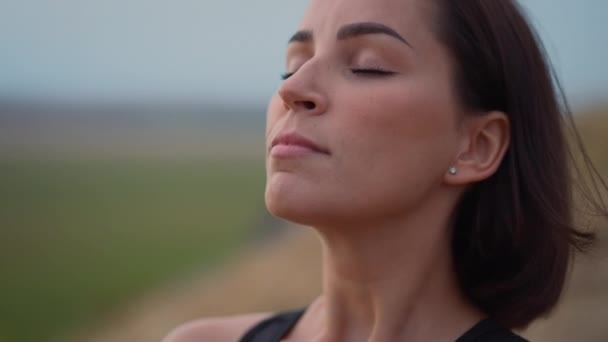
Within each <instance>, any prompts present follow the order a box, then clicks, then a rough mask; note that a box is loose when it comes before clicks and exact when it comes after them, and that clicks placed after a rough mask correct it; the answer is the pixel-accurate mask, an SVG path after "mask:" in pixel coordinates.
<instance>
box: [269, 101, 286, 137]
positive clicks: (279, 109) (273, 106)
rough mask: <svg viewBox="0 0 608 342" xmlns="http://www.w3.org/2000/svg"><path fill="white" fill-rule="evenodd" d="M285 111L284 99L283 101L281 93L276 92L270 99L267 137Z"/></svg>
mask: <svg viewBox="0 0 608 342" xmlns="http://www.w3.org/2000/svg"><path fill="white" fill-rule="evenodd" d="M283 112H284V110H283V101H281V98H280V97H279V95H278V94H276V93H275V94H274V95H273V96H272V98H271V99H270V102H269V103H268V108H267V110H266V139H268V137H269V134H270V133H271V132H272V130H273V127H275V125H276V122H277V121H278V120H279V118H280V117H281V113H283Z"/></svg>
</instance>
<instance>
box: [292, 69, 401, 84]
mask: <svg viewBox="0 0 608 342" xmlns="http://www.w3.org/2000/svg"><path fill="white" fill-rule="evenodd" d="M350 71H351V72H352V73H353V74H355V75H364V76H365V75H366V76H391V75H394V74H396V72H394V71H388V70H383V69H371V68H367V69H351V70H350ZM293 74H295V72H286V73H284V74H281V79H282V80H283V81H285V80H286V79H288V78H290V77H291V76H293Z"/></svg>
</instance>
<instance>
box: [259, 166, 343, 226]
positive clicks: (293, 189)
mask: <svg viewBox="0 0 608 342" xmlns="http://www.w3.org/2000/svg"><path fill="white" fill-rule="evenodd" d="M277 176H278V175H275V177H271V179H270V180H269V181H268V182H267V184H266V192H265V196H264V199H265V202H266V208H267V209H268V211H269V212H270V213H271V214H272V215H274V216H276V217H278V218H281V219H284V220H287V221H290V222H293V223H297V224H301V225H307V226H314V225H317V224H320V223H321V222H323V221H324V219H323V218H326V217H327V216H328V214H329V213H330V212H332V211H333V210H331V206H328V205H326V203H325V204H324V203H322V202H321V201H320V199H327V198H328V194H323V193H321V191H320V189H319V188H320V186H319V185H318V184H306V182H303V181H295V180H294V179H285V178H289V177H284V176H278V177H277Z"/></svg>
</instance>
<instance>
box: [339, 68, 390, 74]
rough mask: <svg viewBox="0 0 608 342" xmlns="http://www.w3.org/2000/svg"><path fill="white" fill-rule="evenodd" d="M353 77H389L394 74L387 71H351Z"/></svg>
mask: <svg viewBox="0 0 608 342" xmlns="http://www.w3.org/2000/svg"><path fill="white" fill-rule="evenodd" d="M350 71H351V72H352V73H353V74H355V75H369V76H391V75H394V74H396V72H394V71H388V70H383V69H370V68H368V69H351V70H350Z"/></svg>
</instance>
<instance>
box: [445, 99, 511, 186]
mask: <svg viewBox="0 0 608 342" xmlns="http://www.w3.org/2000/svg"><path fill="white" fill-rule="evenodd" d="M462 129H463V133H462V134H463V141H462V144H461V146H460V148H459V151H458V154H457V156H456V158H455V160H454V161H453V163H452V165H450V166H451V167H455V170H454V169H452V171H456V172H450V171H448V170H446V175H445V177H444V180H445V183H447V184H451V185H466V184H471V183H475V182H479V181H482V180H484V179H487V178H489V177H490V176H492V175H493V174H494V173H495V172H496V170H497V169H498V167H499V166H500V163H501V162H502V159H503V157H504V155H505V152H506V151H507V149H508V147H509V143H510V139H511V134H510V122H509V117H508V116H507V115H506V114H505V113H503V112H499V111H492V112H488V113H477V114H472V115H471V116H469V117H468V118H467V119H465V122H463V127H462Z"/></svg>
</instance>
